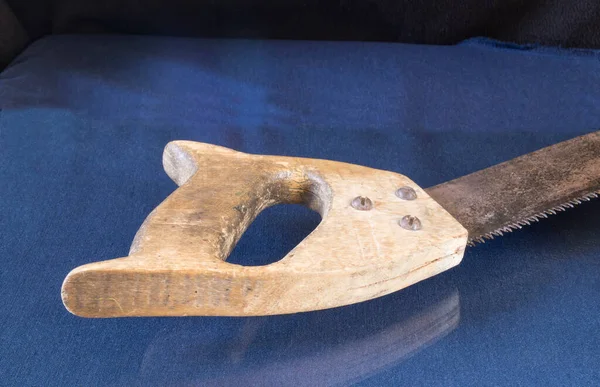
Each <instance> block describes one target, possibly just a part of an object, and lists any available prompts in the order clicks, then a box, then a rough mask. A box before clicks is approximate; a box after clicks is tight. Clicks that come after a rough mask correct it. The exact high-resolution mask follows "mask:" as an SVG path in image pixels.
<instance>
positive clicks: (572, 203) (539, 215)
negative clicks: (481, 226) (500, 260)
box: [467, 191, 600, 246]
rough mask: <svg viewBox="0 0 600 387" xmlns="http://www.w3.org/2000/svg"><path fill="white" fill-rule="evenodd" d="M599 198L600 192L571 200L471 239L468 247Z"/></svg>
mask: <svg viewBox="0 0 600 387" xmlns="http://www.w3.org/2000/svg"><path fill="white" fill-rule="evenodd" d="M598 197H600V191H598V192H592V193H589V194H587V195H584V196H582V197H580V198H576V199H571V200H569V201H567V202H566V203H563V204H559V205H557V206H555V207H552V208H550V209H547V210H545V211H542V212H540V213H537V214H535V215H532V216H531V217H529V218H525V219H522V220H518V221H516V222H514V223H511V224H507V225H506V226H503V227H500V228H499V229H497V230H494V231H492V232H489V233H487V234H483V235H480V236H477V237H473V238H469V240H468V241H467V246H476V245H477V244H478V243H485V241H486V239H494V237H495V236H503V235H504V234H503V232H505V233H509V232H513V231H514V230H517V229H522V228H523V226H529V225H531V223H534V222H539V221H540V219H541V218H544V219H546V218H548V215H556V213H557V212H564V211H566V210H567V209H569V208H575V206H576V205H578V204H581V203H583V202H589V201H590V200H592V199H597V198H598Z"/></svg>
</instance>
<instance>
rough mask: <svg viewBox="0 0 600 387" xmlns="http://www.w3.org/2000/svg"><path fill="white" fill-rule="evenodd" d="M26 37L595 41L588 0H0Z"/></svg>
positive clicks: (599, 36)
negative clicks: (100, 35)
mask: <svg viewBox="0 0 600 387" xmlns="http://www.w3.org/2000/svg"><path fill="white" fill-rule="evenodd" d="M6 1H7V3H8V5H9V6H10V7H11V8H12V9H13V11H14V13H15V15H16V16H17V18H18V19H19V20H20V21H21V23H22V25H23V26H24V28H25V30H26V31H27V32H28V34H29V36H30V37H31V38H33V39H35V38H38V37H40V36H42V35H45V34H49V33H65V32H69V33H72V32H99V31H102V32H125V33H150V34H167V35H186V36H236V37H240V36H241V37H261V38H287V39H290V38H291V39H319V40H321V39H327V40H331V39H334V40H337V39H342V40H378V41H394V42H396V41H397V42H409V43H424V44H453V43H456V42H459V41H461V40H464V39H466V38H469V37H473V36H486V37H491V38H494V39H499V40H504V41H511V42H517V43H539V44H545V45H561V46H568V47H580V48H582V47H586V48H591V47H600V29H599V28H598V25H599V24H600V2H598V1H595V0H578V1H570V0H532V1H523V0H487V1H482V0H462V1H455V0H438V1H431V0H430V1H422V0H421V1H414V0H400V1H393V0H335V1H331V0H328V1H322V0H286V1H275V0H252V1H243V0H219V1H215V0H150V1H139V0H104V1H82V0H6Z"/></svg>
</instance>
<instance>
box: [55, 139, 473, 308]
mask: <svg viewBox="0 0 600 387" xmlns="http://www.w3.org/2000/svg"><path fill="white" fill-rule="evenodd" d="M163 164H164V167H165V170H166V172H167V174H168V175H169V176H170V177H171V178H172V179H173V180H174V181H175V182H176V183H177V184H178V185H179V186H180V187H179V188H178V189H176V190H175V191H174V192H173V193H172V194H171V195H170V196H169V197H168V198H167V199H165V201H163V202H162V203H161V204H160V205H159V206H158V207H157V208H156V209H154V211H152V213H150V215H149V216H148V217H147V218H146V220H145V221H144V223H143V224H142V226H141V227H140V229H139V231H138V232H137V234H136V236H135V238H134V241H133V243H132V246H131V249H130V252H129V256H127V257H124V258H119V259H112V260H107V261H102V262H96V263H90V264H87V265H84V266H81V267H78V268H76V269H74V270H73V271H72V272H71V273H69V275H68V276H67V278H66V279H65V281H64V283H63V288H62V297H63V302H64V304H65V306H66V307H67V309H68V310H69V311H71V312H72V313H74V314H77V315H80V316H85V317H123V316H186V315H222V316H250V315H272V314H284V313H294V312H302V311H310V310H318V309H325V308H332V307H336V306H341V305H348V304H352V303H356V302H361V301H365V300H369V299H372V298H375V297H379V296H382V295H385V294H388V293H391V292H394V291H397V290H400V289H402V288H405V287H407V286H409V285H411V284H414V283H416V282H418V281H421V280H423V279H426V278H429V277H431V276H433V275H435V274H438V273H440V272H442V271H444V270H447V269H449V268H451V267H453V266H455V265H457V264H458V263H459V262H460V260H461V259H462V256H463V253H464V248H465V246H466V242H467V231H466V230H465V229H464V228H463V227H462V226H461V225H460V224H459V223H458V222H457V221H456V220H455V219H454V218H453V217H452V216H451V215H450V214H449V213H447V212H446V211H445V210H444V209H443V208H442V207H441V206H440V205H439V204H437V203H436V202H435V201H434V200H433V199H432V198H430V197H429V196H428V195H427V194H426V193H425V191H424V190H423V189H421V188H420V187H418V186H417V185H416V184H415V183H414V182H412V181H411V180H410V179H408V178H407V177H405V176H402V175H399V174H396V173H392V172H387V171H382V170H376V169H371V168H367V167H362V166H357V165H353V164H346V163H341V162H335V161H327V160H317V159H305V158H292V157H278V156H260V155H250V154H245V153H241V152H236V151H233V150H231V149H227V148H223V147H218V146H214V145H209V144H203V143H197V142H189V141H176V142H172V143H169V144H168V145H167V147H166V148H165V152H164V155H163ZM401 187H410V188H412V189H414V193H416V197H414V198H413V197H410V198H409V199H410V200H405V199H406V197H405V198H404V199H403V198H401V196H402V195H400V197H399V195H397V194H396V191H397V190H398V189H399V188H401ZM280 203H296V204H303V205H306V206H308V207H309V208H311V209H313V210H315V211H318V212H319V213H320V214H321V216H322V221H321V223H320V224H319V225H318V226H317V228H316V229H315V230H314V231H313V232H312V233H311V234H310V235H309V236H307V237H306V238H305V239H304V240H303V241H302V242H301V243H299V244H298V245H297V246H296V247H295V248H294V249H292V250H291V251H290V252H289V253H288V254H287V255H286V256H285V257H284V258H283V259H282V260H280V261H277V262H275V263H272V264H269V265H265V266H253V267H247V266H242V265H236V264H230V263H228V262H226V259H227V257H228V256H229V253H230V252H231V250H232V249H233V248H234V246H235V244H236V243H237V242H238V240H239V238H240V237H241V235H242V234H243V233H244V231H245V230H246V229H247V228H248V226H249V225H250V223H252V221H253V220H254V219H255V218H256V216H257V215H258V214H259V213H260V212H261V211H262V210H263V209H265V208H267V207H269V206H272V205H276V204H280ZM290 227H293V225H290ZM262 243H265V244H268V243H270V241H268V240H265V241H262Z"/></svg>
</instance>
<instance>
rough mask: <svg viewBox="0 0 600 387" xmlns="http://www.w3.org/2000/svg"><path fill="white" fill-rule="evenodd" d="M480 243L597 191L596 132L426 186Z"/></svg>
mask: <svg viewBox="0 0 600 387" xmlns="http://www.w3.org/2000/svg"><path fill="white" fill-rule="evenodd" d="M426 191H427V193H428V194H429V195H430V196H431V197H432V198H434V199H435V200H436V201H437V202H438V203H439V204H440V205H442V207H444V208H445V209H446V210H447V211H448V212H449V213H450V214H452V215H453V216H454V217H455V218H456V219H457V220H458V221H459V222H460V223H461V224H462V225H463V226H464V227H465V228H466V229H467V230H468V231H469V244H470V245H473V244H475V243H477V242H485V239H493V238H494V237H495V236H501V235H503V234H504V233H506V232H511V231H513V230H516V229H520V228H522V227H523V226H527V225H529V224H531V223H532V222H537V221H538V220H540V219H542V218H547V217H548V215H553V214H556V213H557V212H560V211H564V210H566V209H568V208H572V207H574V206H575V205H577V204H580V203H582V202H584V201H589V200H590V199H593V198H596V197H598V195H599V194H600V131H598V132H594V133H590V134H587V135H584V136H580V137H576V138H574V139H571V140H568V141H563V142H560V143H558V144H555V145H552V146H549V147H547V148H543V149H540V150H538V151H536V152H532V153H528V154H526V155H524V156H520V157H517V158H515V159H512V160H510V161H506V162H504V163H501V164H497V165H494V166H492V167H489V168H486V169H483V170H480V171H478V172H474V173H471V174H469V175H465V176H463V177H460V178H457V179H455V180H451V181H448V182H446V183H442V184H439V185H436V186H434V187H431V188H428V189H426Z"/></svg>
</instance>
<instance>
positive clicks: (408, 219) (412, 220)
mask: <svg viewBox="0 0 600 387" xmlns="http://www.w3.org/2000/svg"><path fill="white" fill-rule="evenodd" d="M398 224H399V225H400V227H402V228H403V229H406V230H411V231H417V230H420V229H421V228H422V227H423V225H421V220H420V219H419V218H417V217H416V216H412V215H406V216H405V217H403V218H402V219H400V221H399V222H398Z"/></svg>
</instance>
